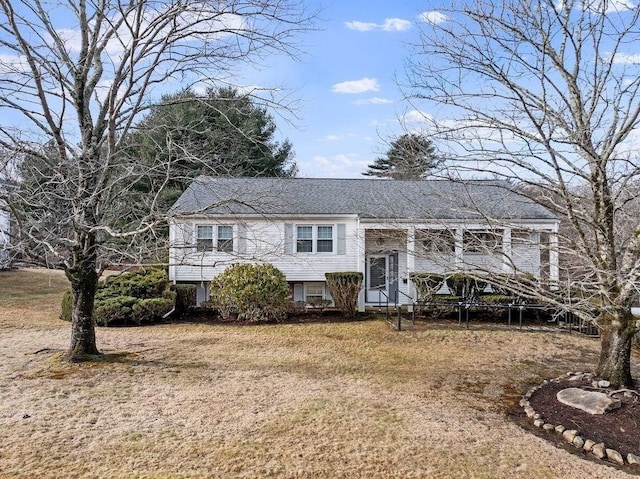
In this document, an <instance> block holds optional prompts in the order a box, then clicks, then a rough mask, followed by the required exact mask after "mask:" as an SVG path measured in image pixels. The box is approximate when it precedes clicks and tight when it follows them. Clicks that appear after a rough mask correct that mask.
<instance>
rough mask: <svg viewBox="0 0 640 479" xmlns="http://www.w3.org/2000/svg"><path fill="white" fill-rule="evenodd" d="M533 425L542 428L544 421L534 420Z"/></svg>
mask: <svg viewBox="0 0 640 479" xmlns="http://www.w3.org/2000/svg"><path fill="white" fill-rule="evenodd" d="M533 425H534V426H535V427H542V426H544V420H542V419H536V420H535V421H533Z"/></svg>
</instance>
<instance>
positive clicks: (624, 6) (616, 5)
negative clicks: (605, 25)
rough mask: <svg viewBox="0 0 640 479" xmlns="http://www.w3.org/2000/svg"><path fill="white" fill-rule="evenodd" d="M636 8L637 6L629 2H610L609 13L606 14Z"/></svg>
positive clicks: (608, 5)
mask: <svg viewBox="0 0 640 479" xmlns="http://www.w3.org/2000/svg"><path fill="white" fill-rule="evenodd" d="M634 8H636V6H635V4H634V3H633V2H631V1H629V0H610V1H609V2H608V3H607V11H606V12H605V13H613V12H624V11H626V10H633V9H634Z"/></svg>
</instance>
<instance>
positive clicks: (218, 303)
mask: <svg viewBox="0 0 640 479" xmlns="http://www.w3.org/2000/svg"><path fill="white" fill-rule="evenodd" d="M211 302H212V303H213V304H214V305H215V307H216V309H217V310H218V311H219V312H220V314H221V315H222V318H223V319H225V320H228V319H233V317H234V316H235V317H236V318H237V319H238V320H241V321H254V322H259V321H282V320H284V319H285V317H286V313H287V307H288V304H289V285H288V284H287V278H286V276H285V275H284V273H283V272H282V271H280V270H279V269H278V268H276V267H275V266H273V265H271V264H268V263H264V264H239V263H238V264H233V265H231V266H229V267H228V268H227V269H225V270H224V271H223V272H222V273H221V274H219V275H218V276H216V277H215V278H214V279H213V280H212V281H211Z"/></svg>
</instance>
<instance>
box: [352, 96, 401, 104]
mask: <svg viewBox="0 0 640 479" xmlns="http://www.w3.org/2000/svg"><path fill="white" fill-rule="evenodd" d="M353 103H355V104H356V105H388V104H390V103H393V100H389V99H388V98H380V97H378V96H374V97H373V98H361V99H359V100H356V101H354V102H353Z"/></svg>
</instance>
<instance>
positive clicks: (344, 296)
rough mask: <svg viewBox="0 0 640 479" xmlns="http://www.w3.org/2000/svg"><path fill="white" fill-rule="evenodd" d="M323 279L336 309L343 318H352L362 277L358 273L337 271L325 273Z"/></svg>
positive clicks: (355, 309)
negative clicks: (340, 312)
mask: <svg viewBox="0 0 640 479" xmlns="http://www.w3.org/2000/svg"><path fill="white" fill-rule="evenodd" d="M324 277H325V279H326V280H327V287H328V288H329V292H330V293H331V297H332V298H333V302H334V303H335V304H336V307H337V308H338V309H339V310H340V311H342V314H344V316H345V317H347V318H352V317H354V316H355V315H356V312H357V311H358V294H360V290H361V289H362V282H363V281H364V275H363V274H362V273H360V272H358V271H339V272H333V273H325V274H324Z"/></svg>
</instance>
